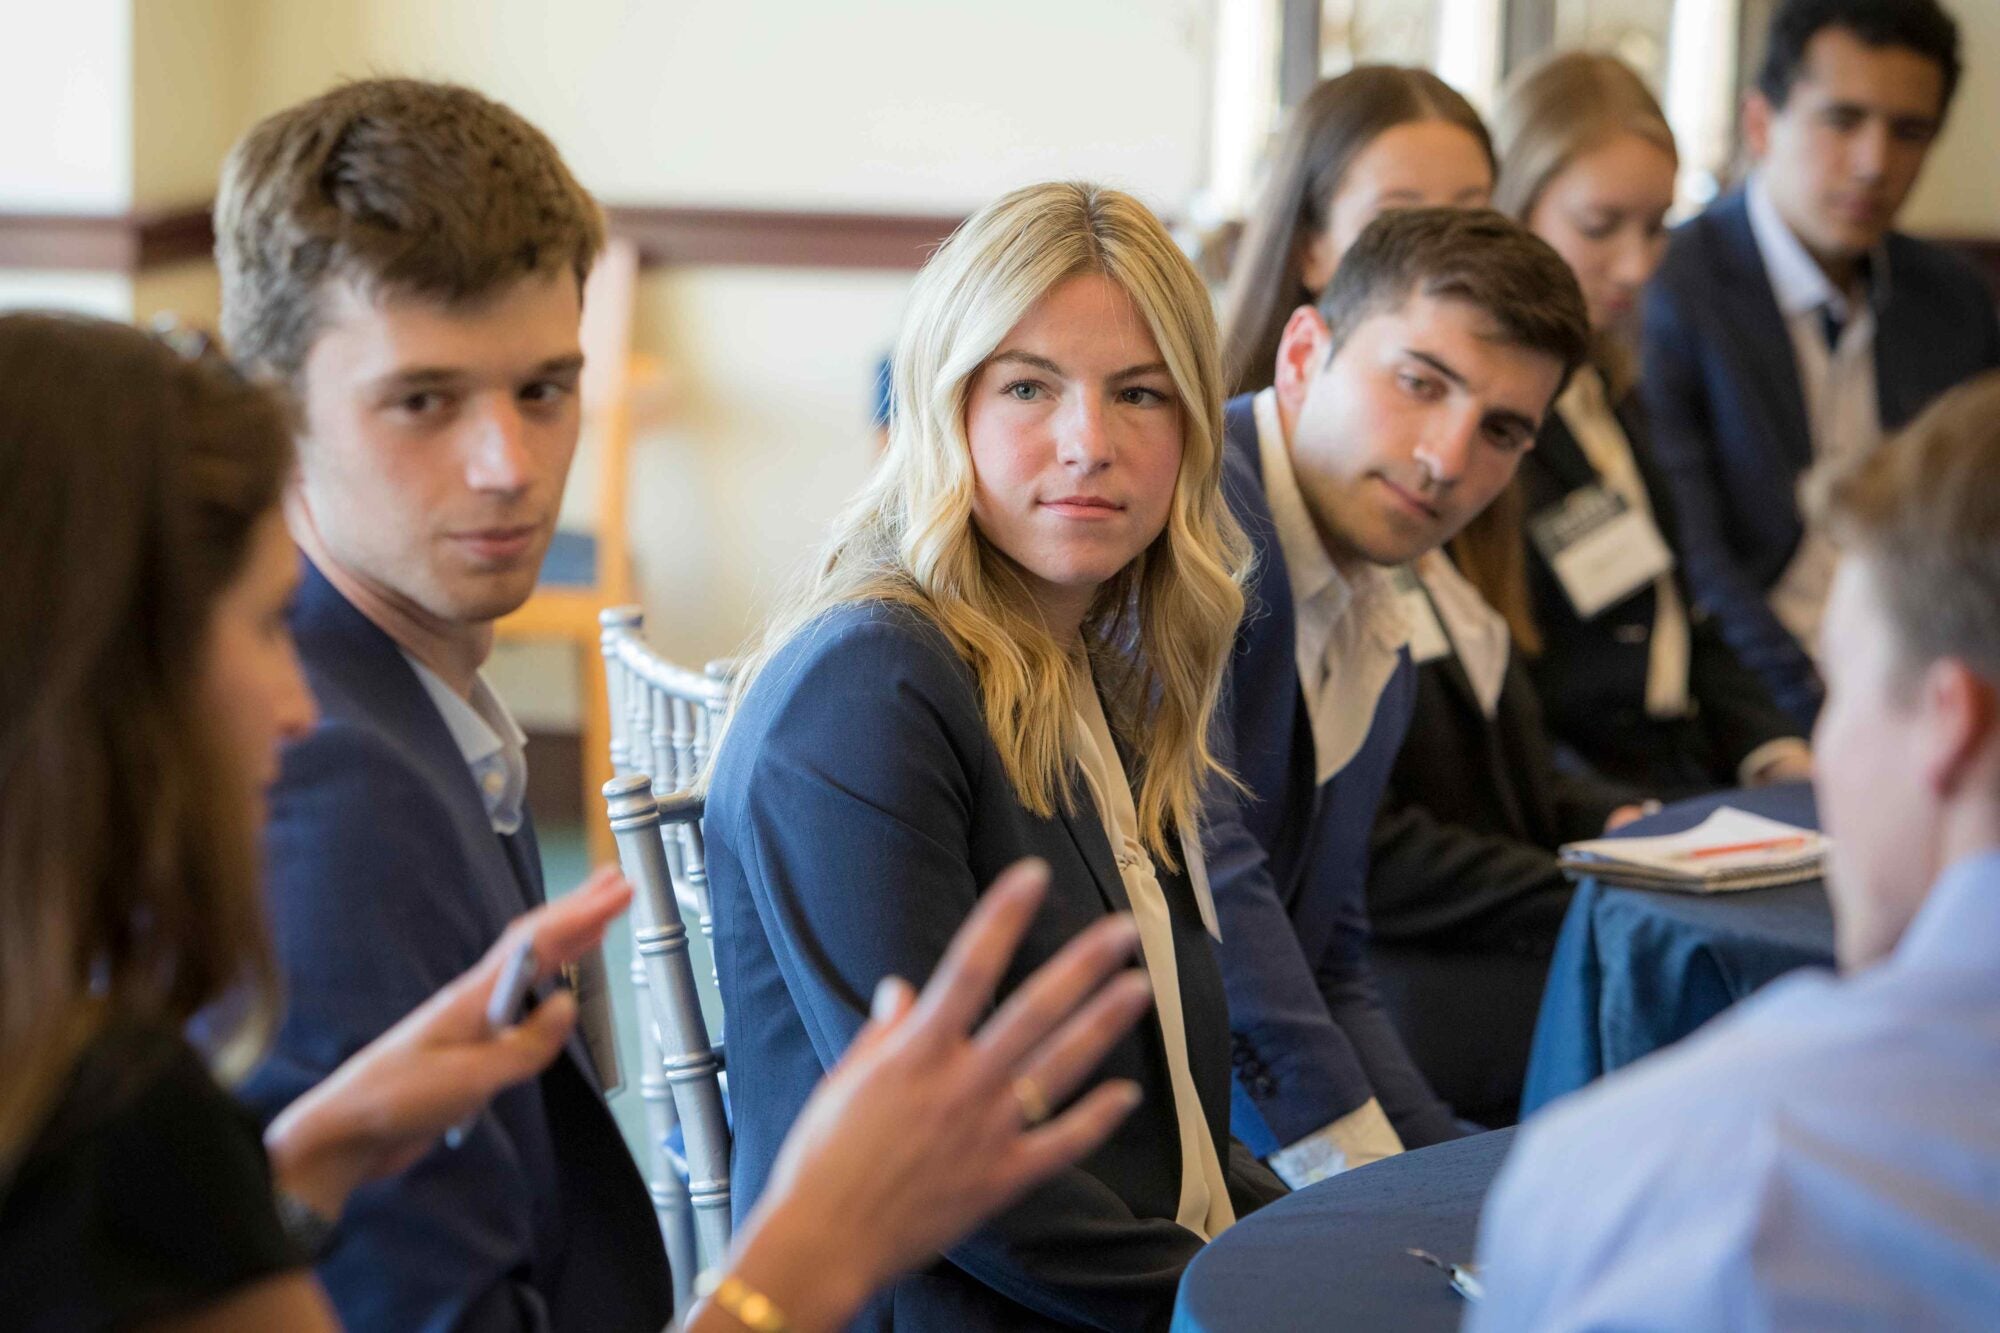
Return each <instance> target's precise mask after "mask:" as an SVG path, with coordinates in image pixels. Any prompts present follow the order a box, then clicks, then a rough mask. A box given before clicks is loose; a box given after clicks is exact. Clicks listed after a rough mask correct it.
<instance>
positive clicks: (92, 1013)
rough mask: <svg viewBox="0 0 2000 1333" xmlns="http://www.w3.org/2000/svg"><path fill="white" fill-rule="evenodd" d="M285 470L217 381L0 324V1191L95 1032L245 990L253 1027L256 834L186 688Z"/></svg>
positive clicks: (120, 343)
mask: <svg viewBox="0 0 2000 1333" xmlns="http://www.w3.org/2000/svg"><path fill="white" fill-rule="evenodd" d="M291 459H292V446H291V428H290V423H289V421H288V420H287V418H286V414H285V411H284V407H283V404H282V403H281V402H280V401H279V397H278V395H277V394H275V393H273V392H271V391H270V390H268V389H265V388H262V387H260V386H257V385H254V384H250V383H247V382H245V381H244V380H242V379H240V378H238V377H237V376H236V375H234V374H233V373H232V372H231V371H229V370H228V369H227V368H226V367H224V366H222V365H221V364H220V362H219V359H214V358H212V359H210V360H209V361H206V362H195V361H190V360H184V359H183V358H182V357H180V356H179V355H177V354H176V353H174V352H172V351H170V350H169V349H168V348H167V347H166V346H165V345H164V344H162V343H159V342H156V341H154V340H152V339H149V338H147V337H146V336H145V335H144V334H142V333H139V332H138V331H137V330H135V329H132V328H129V327H126V326H122V325H117V324H109V323H103V322H100V321H97V320H85V319H77V318H70V317H64V316H54V315H34V314H13V315H4V316H0V476H5V477H6V478H7V484H6V485H5V486H4V487H0V569H5V570H6V571H7V577H6V578H5V579H0V642H4V643H5V644H6V645H7V651H6V653H5V654H0V1069H5V1070H6V1071H7V1076H6V1078H4V1079H0V1181H4V1179H5V1177H6V1174H7V1171H8V1164H9V1162H10V1160H11V1159H12V1158H13V1156H14V1155H15V1154H17V1153H18V1152H19V1150H20V1149H21V1147H22V1143H23V1139H24V1137H26V1136H29V1135H31V1134H32V1133H33V1131H34V1127H35V1125H36V1124H37V1122H38V1119H39V1116H40V1115H41V1113H42V1112H44V1111H45V1110H46V1109H47V1106H48V1103H49V1099H50V1098H52V1097H53V1096H54V1095H56V1094H57V1093H58V1092H60V1091H61V1088H62V1086H63V1083H64V1082H65V1081H66V1075H67V1070H68V1068H69V1064H70V1062H71V1061H72V1060H73V1059H74V1057H75V1055H76V1053H77V1050H78V1049H79V1048H80V1046H81V1044H82V1043H83V1042H85V1041H87V1040H88V1039H89V1037H90V1035H91V1034H92V1033H93V1032H94V1031H95V1030H96V1029H97V1028H98V1027H99V1026H101V1025H102V1024H104V1023H107V1022H111V1021H114V1020H115V1021H121V1022H137V1023H139V1024H141V1025H150V1026H154V1027H162V1028H165V1029H166V1030H168V1031H178V1030H180V1028H181V1026H182V1025H183V1024H185V1023H186V1022H187V1020H188V1019H189V1017H190V1016H191V1015H193V1014H194V1013H195V1012H196V1011H197V1010H199V1009H201V1008H203V1007H204V1006H206V1005H207V1004H209V1003H210V1002H212V1001H214V1000H216V999H218V998H220V997H221V996H222V995H223V994H224V993H225V992H227V991H230V990H232V989H233V988H235V987H236V986H238V985H241V984H247V985H248V987H249V988H250V992H251V998H252V1000H253V1003H252V1005H251V1015H250V1016H251V1017H252V1018H258V1019H262V1018H268V1016H269V1012H270V1010H271V1008H272V1003H273V1001H274V994H273V992H274V989H275V984H276V983H275V978H274V971H273V967H272V964H271V960H270V948H269V945H268V943H267V942H266V937H265V932H264V924H263V922H264V918H263V908H262V895H261V892H260V889H259V883H258V874H257V853H256V835H255V829H254V826H253V814H252V812H251V811H250V810H249V809H248V808H247V806H248V803H247V802H246V801H245V800H244V799H243V795H242V793H243V790H244V785H243V783H242V782H241V781H236V780H231V779H232V775H231V773H230V768H229V766H230V765H231V764H232V763H234V762H235V760H234V759H233V757H232V756H231V755H229V754H228V753H227V752H226V751H224V750H223V749H222V748H221V744H220V742H219V741H218V740H217V728H216V726H215V720H214V718H213V717H212V716H211V710H210V705H209V704H208V702H207V696H206V695H205V693H204V682H205V679H206V676H205V673H206V670H207V666H206V663H207V654H208V642H209V637H208V631H209V622H210V619H211V613H212V612H213V610H214V606H215V602H216V599H217V598H218V596H219V595H220V594H221V593H222V592H223V591H224V589H225V588H226V587H227V586H228V584H229V583H230V582H231V581H232V580H233V579H235V578H236V576H237V575H238V574H239V573H240V572H241V570H242V566H243V563H244V560H245V558H246V556H247V554H248V552H249V549H250V543H251V538H252V535H253V533H254V532H255V531H256V528H257V525H258V523H259V522H260V520H262V519H264V518H266V517H267V516H269V515H273V514H275V513H276V512H277V506H278V501H279V496H280V494H281V492H282V490H283V487H284V483H285V479H286V477H287V475H288V474H289V472H290V468H291ZM256 1001H261V1002H262V1003H256Z"/></svg>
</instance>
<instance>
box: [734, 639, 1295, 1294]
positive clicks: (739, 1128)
mask: <svg viewBox="0 0 2000 1333" xmlns="http://www.w3.org/2000/svg"><path fill="white" fill-rule="evenodd" d="M1079 781H1080V780H1079ZM1081 799H1082V805H1081V807H1080V808H1078V809H1076V810H1072V811H1068V812H1064V813H1059V814H1057V815H1055V816H1053V817H1050V818H1043V817H1040V816H1037V815H1034V814H1032V813H1030V812H1029V811H1028V810H1027V808H1026V807H1024V806H1023V805H1022V804H1021V802H1020V800H1019V799H1018V798H1017V797H1016V796H1015V793H1014V789H1013V786H1012V785H1011V784H1010V783H1009V782H1008V780H1007V775H1006V772H1005V770H1004V769H1002V767H1001V764H1000V756H999V753H998V751H997V750H996V749H995V747H994V744H993V739H992V736H991V735H990V733H989V732H988V731H987V729H986V721H985V718H984V717H983V715H982V713H981V710H980V700H979V695H978V692H977V689H976V687H975V683H974V680H973V677H972V672H971V669H970V668H969V667H968V666H967V665H966V664H965V662H964V661H963V660H961V659H960V658H959V656H958V655H957V654H956V653H955V652H954V651H953V650H952V648H951V646H950V644H949V642H948V641H947V640H946V639H945V637H944V636H943V634H942V633H940V632H939V631H938V629H937V628H936V627H935V626H934V625H933V624H932V623H931V622H930V621H929V620H928V619H926V618H925V617H924V616H922V615H921V614H920V613H918V612H916V611H914V610H911V609H908V608H900V607H894V606H888V605H884V604H879V603H868V604H857V605H851V606H845V607H840V608H837V609H835V610H833V611H830V612H828V613H827V614H826V615H825V616H823V617H822V618H821V619H819V620H818V621H817V622H815V623H814V624H812V625H811V626H809V627H808V628H806V629H805V630H803V631H801V632H800V633H799V634H798V635H796V636H795V637H794V638H793V639H792V641H791V642H790V643H789V644H788V645H786V646H785V647H784V648H783V649H782V650H781V651H780V652H779V653H778V654H777V655H776V656H775V657H774V658H773V660H772V661H771V662H770V664H769V665H768V666H767V667H766V668H765V670H764V672H763V674H762V675H761V676H760V677H759V678H758V680H757V681H756V682H755V683H754V684H753V685H752V686H751V688H750V691H749V693H748V695H747V696H746V697H745V698H744V699H743V701H742V703H741V705H740V707H739V709H738V711H737V714H736V716H735V718H734V719H733V720H732V722H731V724H730V729H729V732H728V734H727V736H726V737H725V738H724V740H723V742H722V749H721V752H720V754H719V756H718V759H717V763H716V767H715V773H714V778H713V780H712V782H711V785H710V788H709V796H708V811H707V817H706V830H707V838H708V843H707V851H708V871H709V877H710V879H709V882H710V887H711V892H712V894H713V902H714V908H715V946H716V958H717V964H718V967H719V970H720V974H721V983H722V999H723V1008H724V1012H725V1013H726V1014H727V1015H728V1026H729V1065H730V1097H731V1102H732V1111H733V1114H734V1120H735V1128H736V1146H735V1160H734V1162H733V1164H732V1173H731V1174H732V1178H733V1181H734V1186H735V1188H734V1191H733V1199H734V1203H735V1206H736V1208H737V1210H738V1215H739V1216H740V1215H741V1214H742V1213H743V1212H745V1211H747V1210H748V1209H749V1208H750V1207H751V1206H752V1205H753V1204H754V1203H755V1202H756V1200H757V1196H758V1195H759V1194H760V1193H762V1191H763V1189H764V1185H765V1181H766V1180H767V1178H768V1176H769V1174H770V1171H771V1167H772V1164H773V1161H774V1159H775V1158H776V1156H777V1153H778V1147H779V1144H780V1143H781V1141H782V1140H783V1139H784V1136H785V1134H786V1132H787V1131H788V1130H789V1129H790V1128H791V1125H792V1122H793V1120H794V1119H795V1118H796V1117H797V1115H798V1113H799V1110H800V1108H801V1107H802V1106H803V1105H804V1104H805V1100H806V1098H807V1096H808V1095H809V1094H810V1093H811V1092H812V1089H813V1086H814V1085H815V1084H816V1083H818V1081H819V1079H820V1077H821V1076H822V1075H823V1074H824V1073H825V1072H826V1070H827V1069H828V1068H830V1067H831V1066H832V1065H833V1063H834V1062H835V1061H836V1060H838V1059H839V1058H840V1055H841V1052H842V1051H844V1050H845V1049H846V1048H847V1045H848V1043H849V1042H850V1041H852V1040H853V1038H854V1035H855V1033H856V1032H857V1031H858V1030H859V1029H860V1027H861V1025H862V1023H863V1022H864V1021H865V1019H866V1018H867V1012H868V1001H869V996H870V995H871V994H872V993H873V991H874V988H875V985H876V983H877V982H878V981H879V980H880V979H881V978H882V977H883V976H885V975H889V974H892V973H893V974H895V975H898V976H902V977H905V978H908V979H909V980H910V981H912V982H913V983H918V984H921V983H922V982H923V981H924V980H925V979H926V978H927V977H929V975H930V973H931V970H932V968H933V967H934V966H935V965H936V963H937V961H938V959H939V958H940V957H941V956H942V955H943V952H944V949H945V945H946V943H947V941H948V940H949V939H950V938H951V935H952V932H953V931H955V930H956V929H957V928H958V926H959V925H960V924H961V923H962V922H963V921H964V920H965V917H966V915H967V914H968V913H969V912H970V911H971V909H972V905H973V902H974V901H975V900H976V899H977V897H978V895H979V894H980V893H981V892H982V891H984V889H985V888H986V886H987V885H988V884H989V883H991V881H992V880H993V878H994V877H995V876H996V875H998V874H999V873H1000V872H1001V871H1002V870H1004V869H1005V868H1006V867H1008V866H1009V865H1011V864H1013V863H1014V862H1015V861H1016V860H1018V859H1019V858H1021V857H1023V856H1030V855H1032V856H1039V857H1041V858H1042V859H1043V860H1045V861H1047V862H1048V863H1049V867H1050V870H1051V872H1052V875H1051V884H1050V889H1049V896H1048V899H1047V901H1046V902H1045V903H1044V904H1043V906H1042V910H1041V914H1040V915H1039V916H1038V917H1037V918H1036V920H1035V922H1034V924H1033V925H1032V926H1030V927H1029V930H1028V934H1027V936H1026V938H1025V939H1024V940H1023V941H1022V944H1021V948H1020V951H1019V953H1018V954H1017V955H1016V957H1015V959H1014V962H1013V965H1012V966H1011V967H1010V968H1009V970H1008V973H1007V975H1006V977H1005V979H1004V980H1003V981H1002V983H1001V987H1000V991H1001V994H1002V995H1003V996H1004V995H1005V994H1006V993H1007V992H1008V991H1010V990H1012V989H1013V988H1014V987H1015V986H1017V985H1019V984H1020V983H1021V982H1022V981H1023V980H1024V979H1025V978H1026V977H1027V976H1028V974H1029V973H1030V972H1032V971H1033V970H1034V968H1035V967H1036V966H1038V965H1039V964H1041V963H1043V962H1046V961H1047V960H1048V959H1049V958H1050V957H1051V956H1052V955H1053V954H1054V953H1055V952H1056V951H1057V950H1058V949H1059V948H1061V947H1062V945H1063V944H1064V942H1066V941H1067V940H1069V939H1071V938H1073V937H1074V936H1075V935H1076V934H1077V933H1078V932H1079V931H1081V930H1083V929H1084V928H1085V927H1086V926H1088V925H1089V924H1090V923H1091V922H1093V921H1095V920H1097V919H1098V918H1100V917H1102V916H1103V915H1104V914H1105V913H1107V912H1116V911H1125V910H1127V900H1126V896H1125V888H1124V882H1123V880H1122V879H1121V878H1120V877H1119V874H1118V868H1117V866H1116V865H1115V864H1114V862H1113V861H1112V854H1111V846H1110V843H1109V842H1108V841H1107V840H1106V837H1105V833H1104V829H1103V826H1102V825H1101V824H1100V823H1099V822H1098V820H1097V817H1096V813H1095V811H1094V810H1093V809H1090V808H1089V798H1088V797H1087V796H1084V797H1082V798H1081ZM1160 884H1161V887H1162V888H1163V889H1164V891H1165V893H1166V897H1167V902H1168V906H1169V909H1170V911H1171V914H1172V918H1173V926H1174V955H1175V962H1176V964H1177V967H1178V970H1179V976H1180V991H1181V1004H1182V1008H1183V1011H1184V1014H1185V1021H1186V1026H1187V1045H1188V1057H1189V1061H1190V1063H1191V1065H1192V1070H1193V1074H1194V1081H1195V1085H1196V1088H1197V1089H1198V1091H1199V1094H1200V1097H1201V1102H1202V1107H1203V1110H1204V1111H1205V1113H1206V1116H1207V1120H1208V1127H1209V1132H1210V1133H1211V1134H1212V1135H1214V1138H1215V1145H1216V1149H1217V1151H1218V1153H1219V1154H1220V1155H1221V1156H1222V1158H1223V1164H1224V1169H1225V1171H1226V1172H1227V1173H1228V1176H1229V1179H1230V1182H1231V1190H1230V1194H1231V1199H1232V1201H1233V1202H1234V1203H1235V1206H1236V1209H1237V1211H1238V1213H1239V1214H1241V1213H1245V1212H1248V1211H1250V1210H1251V1209H1253V1208H1255V1207H1257V1206H1258V1205H1260V1204H1262V1203H1264V1202H1267V1201H1269V1200H1270V1199H1272V1198H1275V1197H1277V1196H1278V1195H1279V1194H1282V1193H1283V1191H1284V1187H1283V1186H1282V1185H1280V1184H1278V1182H1277V1179H1276V1178H1275V1177H1274V1176H1272V1175H1271V1174H1270V1173H1269V1172H1268V1171H1266V1170H1265V1169H1264V1168H1263V1167H1262V1166H1260V1165H1259V1164H1258V1163H1257V1162H1256V1161H1255V1159H1253V1158H1252V1157H1250V1155H1249V1154H1248V1153H1247V1152H1246V1151H1244V1150H1243V1149H1242V1148H1241V1147H1240V1146H1239V1145H1235V1144H1232V1143H1231V1141H1230V1138H1229V1104H1230V1102H1229V1097H1230V1093H1229V1078H1230V1068H1229V1023H1228V1014H1227V1011H1226V1009H1225V1007H1224V1001H1223V990H1222V977H1221V975H1220V973H1219V971H1218V970H1217V967H1216V963H1215V958H1214V955H1213V952H1212V944H1211V941H1210V939H1209V936H1208V933H1207V931H1206V930H1205V929H1204V928H1203V927H1202V924H1201V920H1200V916H1199V913H1198V909H1197V908H1196V905H1195V899H1194V894H1193V891H1192V890H1191V888H1190V887H1189V884H1188V880H1187V877H1186V875H1185V874H1184V873H1177V874H1167V873H1164V872H1163V873H1162V874H1161V875H1160ZM1098 1076H1099V1077H1123V1078H1130V1079H1134V1080H1136V1081H1137V1082H1138V1083H1139V1085H1140V1087H1141V1088H1143V1089H1144V1090H1145V1100H1144V1102H1143V1103H1142V1104H1141V1105H1140V1106H1139V1108H1138V1109H1137V1110H1136V1111H1134V1112H1133V1113H1132V1115H1131V1116H1130V1118H1128V1119H1127V1120H1126V1121H1125V1123H1124V1124H1123V1125H1121V1126H1120V1127H1119V1128H1118V1130H1117V1131H1116V1132H1115V1133H1114V1134H1113V1135H1112V1137H1111V1138H1110V1140H1109V1141H1108V1142H1106V1143H1105V1144H1104V1146H1103V1147H1101V1148H1099V1149H1098V1150H1097V1151H1096V1152H1095V1153H1094V1154H1092V1155H1091V1156H1090V1157H1089V1158H1088V1159H1086V1160H1085V1161H1084V1162H1083V1163H1082V1164H1081V1165H1080V1166H1077V1167H1074V1168H1071V1169H1070V1170H1068V1171H1065V1172H1063V1173H1062V1174H1061V1175H1059V1176H1057V1177H1055V1178H1054V1179H1053V1180H1051V1181H1049V1182H1048V1183H1047V1184H1045V1185H1043V1186H1041V1187H1040V1188H1039V1189H1037V1190H1035V1191H1034V1192H1033V1193H1031V1194H1030V1195H1028V1196H1027V1197H1026V1198H1025V1199H1023V1200H1022V1201H1021V1202H1020V1203H1018V1204H1016V1205H1015V1206H1014V1207H1012V1208H1010V1209H1008V1210H1007V1211H1006V1212H1004V1213H1002V1214H1001V1215H999V1216H998V1217H996V1218H994V1219H993V1220H992V1221H990V1222H989V1223H987V1224H986V1225H985V1226H984V1227H982V1228H980V1229H979V1230H978V1231H976V1232H974V1233H973V1234H972V1235H971V1236H970V1237H969V1238H967V1239H966V1240H964V1241H962V1242H960V1243H959V1244H958V1245H957V1246H956V1247H954V1248H953V1249H952V1250H950V1251H949V1252H948V1254H947V1255H946V1256H945V1258H944V1259H943V1260H942V1261H940V1262H938V1263H937V1264H935V1265H933V1266H932V1267H931V1268H929V1269H928V1270H926V1271H924V1272H921V1273H917V1274H914V1275H912V1276H910V1277H907V1278H905V1279H903V1280H902V1281H900V1282H898V1283H896V1284H895V1285H894V1286H893V1287H891V1288H890V1289H889V1290H888V1291H886V1292H883V1293H881V1294H880V1295H879V1296H878V1297H877V1299H876V1300H875V1301H873V1302H872V1303H871V1304H870V1305H869V1307H868V1308H867V1309H866V1310H865V1311H864V1312H863V1314H862V1316H861V1318H860V1319H859V1320H858V1321H857V1324H856V1326H857V1327H861V1328H891V1327H899V1328H906V1329H982V1328H984V1329H1003V1328H1004V1329H1016V1328H1045V1327H1082V1328H1103V1329H1144V1328H1164V1327H1165V1326H1166V1324H1167V1321H1168V1319H1169V1317H1170V1316H1171V1314H1172V1311H1173V1304H1174V1293H1175V1290H1176V1288H1177V1286H1178V1284H1179V1282H1180V1275H1181V1270H1182V1269H1183V1268H1184V1267H1185V1266H1186V1265H1187V1262H1188V1260H1189V1259H1191V1258H1192V1257H1193V1256H1194V1253H1195V1251H1196V1250H1197V1249H1198V1248H1200V1243H1199V1241H1197V1239H1196V1238H1195V1236H1194V1235H1193V1233H1191V1232H1189V1231H1188V1230H1186V1229H1185V1228H1183V1227H1182V1226H1180V1225H1179V1224H1178V1223H1177V1222H1175V1221H1174V1214H1175V1212H1176V1210H1177V1208H1178V1206H1179V1201H1180V1183H1181V1157H1180V1153H1181V1150H1180V1143H1179V1137H1178V1131H1177V1128H1176V1121H1175V1116H1174V1105H1173V1095H1172V1092H1171V1091H1170V1085H1169V1082H1168V1073H1167V1062H1166V1053H1165V1048H1164V1045H1163V1044H1162V1041H1161V1038H1160V1029H1159V1025H1158V1021H1157V1019H1156V1018H1148V1019H1145V1020H1142V1021H1141V1022H1140V1024H1139V1026H1138V1027H1137V1028H1136V1029H1134V1030H1133V1032H1132V1033H1130V1034H1129V1035H1128V1036H1126V1038H1125V1039H1124V1040H1123V1041H1121V1042H1120V1043H1119V1044H1118V1045H1117V1046H1116V1047H1115V1048H1113V1050H1112V1052H1111V1054H1110V1056H1109V1057H1107V1059H1106V1060H1105V1062H1104V1064H1103V1066H1102V1067H1101V1069H1100V1070H1099V1075H1098ZM854 1223H855V1225H856V1226H867V1225H868V1219H867V1218H861V1217H857V1218H855V1219H854Z"/></svg>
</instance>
